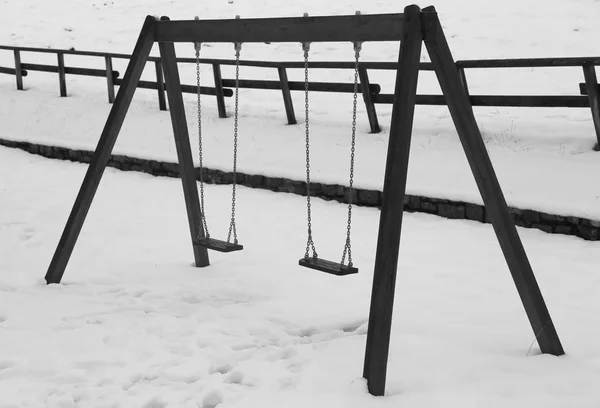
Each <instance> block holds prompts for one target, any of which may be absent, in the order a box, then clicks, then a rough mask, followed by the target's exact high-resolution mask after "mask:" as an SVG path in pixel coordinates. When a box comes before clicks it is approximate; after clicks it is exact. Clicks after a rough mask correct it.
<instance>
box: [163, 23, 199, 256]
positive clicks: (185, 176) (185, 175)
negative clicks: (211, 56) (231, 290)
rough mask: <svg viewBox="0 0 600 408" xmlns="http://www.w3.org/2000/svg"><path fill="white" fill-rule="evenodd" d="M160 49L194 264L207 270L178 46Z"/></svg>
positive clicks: (164, 44)
mask: <svg viewBox="0 0 600 408" xmlns="http://www.w3.org/2000/svg"><path fill="white" fill-rule="evenodd" d="M161 20H167V18H166V17H162V18H161ZM158 47H159V49H160V56H161V61H162V64H163V71H164V76H165V85H166V88H167V99H168V101H169V107H170V112H171V123H172V124H173V134H174V136H175V147H176V148H177V159H178V161H179V173H180V176H181V182H182V183H183V195H184V198H185V207H186V210H187V216H188V223H189V227H190V234H191V238H192V248H193V250H194V260H195V262H196V266H198V267H203V266H208V265H209V264H210V263H209V259H208V250H207V249H206V248H204V247H201V246H197V245H193V242H194V240H195V239H196V238H197V237H198V236H200V237H202V238H204V228H203V227H202V222H201V220H202V218H201V216H202V214H201V212H200V201H199V199H198V186H197V185H196V177H195V176H194V161H193V160H192V150H191V147H190V136H189V133H188V126H187V120H186V118H185V107H184V105H183V98H182V93H181V81H180V79H179V70H178V69H177V59H176V56H175V46H174V45H173V43H159V44H158Z"/></svg>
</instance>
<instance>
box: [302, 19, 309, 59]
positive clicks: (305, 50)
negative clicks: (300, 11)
mask: <svg viewBox="0 0 600 408" xmlns="http://www.w3.org/2000/svg"><path fill="white" fill-rule="evenodd" d="M302 17H308V13H304V15H303V16H302ZM302 51H304V52H308V51H310V43H309V42H303V43H302Z"/></svg>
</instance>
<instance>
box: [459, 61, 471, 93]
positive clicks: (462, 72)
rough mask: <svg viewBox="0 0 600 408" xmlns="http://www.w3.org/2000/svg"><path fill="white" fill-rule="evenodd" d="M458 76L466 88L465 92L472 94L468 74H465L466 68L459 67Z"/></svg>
mask: <svg viewBox="0 0 600 408" xmlns="http://www.w3.org/2000/svg"><path fill="white" fill-rule="evenodd" d="M458 76H459V77H460V83H461V84H462V86H463V88H465V92H466V93H467V95H468V96H471V93H470V92H469V83H468V82H467V75H466V74H465V69H464V68H463V67H458Z"/></svg>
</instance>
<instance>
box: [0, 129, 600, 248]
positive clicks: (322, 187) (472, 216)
mask: <svg viewBox="0 0 600 408" xmlns="http://www.w3.org/2000/svg"><path fill="white" fill-rule="evenodd" d="M0 146H6V147H10V148H15V149H21V150H24V151H26V152H29V153H32V154H37V155H40V156H44V157H48V158H52V159H61V160H70V161H73V162H80V163H90V162H91V160H92V156H93V154H94V152H92V151H88V150H75V149H69V148H65V147H57V146H48V145H41V144H36V143H30V142H18V141H13V140H7V139H2V138H0ZM108 166H110V167H114V168H117V169H119V170H124V171H139V172H143V173H148V174H152V175H154V176H163V177H175V178H178V177H179V168H178V165H177V163H168V162H162V161H157V160H147V159H138V158H135V157H129V156H123V155H112V156H111V157H110V160H109V162H108ZM196 178H197V179H198V180H199V179H200V172H199V169H196ZM204 181H205V182H206V183H210V184H231V183H232V181H233V174H232V173H228V172H224V171H220V170H213V169H205V170H204ZM236 182H237V183H238V184H240V185H243V186H246V187H251V188H260V189H265V190H270V191H275V192H283V193H293V194H299V195H306V183H305V182H304V181H296V180H290V179H286V178H282V177H267V176H262V175H259V174H244V173H238V174H237V180H236ZM311 187H312V190H311V194H312V195H314V196H315V197H319V198H322V199H324V200H335V201H338V202H341V203H347V199H346V193H347V190H348V189H347V188H346V187H344V186H341V185H339V184H322V183H313V184H312V185H311ZM381 194H382V193H381V191H379V190H363V189H357V190H355V196H354V198H353V203H354V204H356V205H358V206H364V207H380V206H381ZM404 210H405V211H408V212H422V213H427V214H434V215H439V216H441V217H445V218H451V219H466V220H472V221H479V222H482V223H490V221H489V219H488V217H487V214H486V211H485V207H484V206H482V205H478V204H472V203H466V202H461V201H452V200H446V199H440V198H432V197H425V196H414V195H406V197H405V198H404ZM510 212H511V214H512V216H513V220H514V222H515V224H516V225H518V226H521V227H527V228H536V229H539V230H542V231H545V232H548V233H555V234H564V235H575V236H577V237H580V238H583V239H585V240H588V241H599V240H600V221H596V220H590V219H587V218H581V217H568V216H561V215H554V214H547V213H543V212H539V211H535V210H521V209H518V208H512V207H511V208H510Z"/></svg>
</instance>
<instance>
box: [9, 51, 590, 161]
mask: <svg viewBox="0 0 600 408" xmlns="http://www.w3.org/2000/svg"><path fill="white" fill-rule="evenodd" d="M0 50H5V51H12V52H13V53H14V68H13V67H0V74H9V75H14V76H15V78H16V82H17V89H19V90H22V89H23V77H25V76H27V75H28V73H29V71H41V72H52V73H58V77H59V88H60V95H61V96H67V89H66V79H65V76H66V74H70V75H85V76H94V77H104V78H106V83H107V92H108V101H109V102H110V103H113V102H114V99H115V90H114V87H115V86H119V85H120V84H121V83H122V79H121V78H120V73H119V72H118V71H115V70H113V68H112V66H113V64H112V62H113V59H125V60H129V59H130V58H131V55H128V54H119V53H108V52H95V51H77V50H73V49H71V50H63V49H52V48H31V47H17V46H7V45H0ZM24 52H27V53H46V54H55V55H56V58H57V65H56V66H54V65H43V64H31V63H23V62H21V53H24ZM65 55H77V56H87V57H99V58H103V59H104V69H91V68H79V67H70V66H65V61H64V58H65ZM199 61H200V64H206V65H211V66H212V69H213V77H214V87H208V86H201V87H200V93H202V94H206V95H212V96H215V97H216V102H217V107H218V112H219V117H221V118H226V117H227V111H226V109H225V99H224V98H226V97H231V96H232V95H233V91H232V89H231V88H233V87H235V81H234V80H232V79H223V78H222V74H221V66H231V65H235V64H236V61H234V60H226V59H208V58H201V59H200V60H199ZM177 62H178V63H180V64H196V62H197V61H196V59H195V58H178V59H177ZM149 63H153V64H154V66H155V72H156V81H155V82H154V81H139V82H138V87H139V88H145V89H153V90H156V91H157V94H158V102H159V108H160V109H161V110H166V109H167V102H166V95H165V84H164V79H163V73H162V65H161V60H160V57H156V56H151V57H150V58H149ZM239 64H240V65H241V66H248V67H256V68H271V69H276V70H277V73H278V76H279V80H249V79H240V81H239V87H240V88H250V89H266V90H280V91H281V92H282V97H283V103H284V106H285V111H286V116H287V121H288V123H289V124H296V123H297V122H296V117H295V113H294V106H293V103H292V98H291V91H304V86H305V84H304V82H295V81H289V80H288V75H287V70H288V69H304V66H305V65H304V64H305V63H304V62H303V61H253V60H243V61H239ZM599 65H600V57H576V58H519V59H489V60H464V61H457V62H456V68H457V70H458V72H459V75H460V78H461V81H462V85H463V86H464V87H465V89H466V90H467V93H469V87H468V82H467V77H466V73H465V71H466V70H467V69H503V68H550V67H581V68H582V73H583V79H584V82H583V83H580V84H578V85H579V89H578V90H579V94H576V95H470V98H471V104H472V105H473V106H497V107H540V108H556V107H567V108H589V109H590V110H591V113H592V120H593V123H594V129H595V133H596V138H597V141H598V143H597V144H596V146H595V147H594V150H598V151H600V85H598V79H597V75H596V69H595V67H596V66H599ZM308 67H309V68H311V69H352V70H353V69H355V63H354V62H348V61H310V62H308ZM358 68H359V72H358V73H359V78H360V89H359V92H360V93H361V94H362V97H363V102H364V104H365V107H366V111H367V116H368V119H369V125H370V129H371V132H373V133H378V132H380V131H381V128H380V126H379V122H378V119H377V112H376V109H375V105H376V104H391V103H393V95H392V94H382V93H381V91H382V89H381V86H380V85H378V84H371V83H370V81H369V75H368V70H396V69H397V68H398V63H397V62H370V61H362V62H359V64H358ZM419 69H420V70H422V71H432V70H433V66H432V64H431V63H426V62H425V63H421V64H420V66H419ZM308 88H309V91H314V92H335V93H352V92H354V84H353V83H336V82H333V83H332V82H309V84H308ZM197 90H198V88H197V86H196V85H186V84H183V85H182V92H186V93H196V92H197ZM416 102H417V104H419V105H446V101H445V99H444V97H443V96H442V95H417V101H416Z"/></svg>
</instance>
